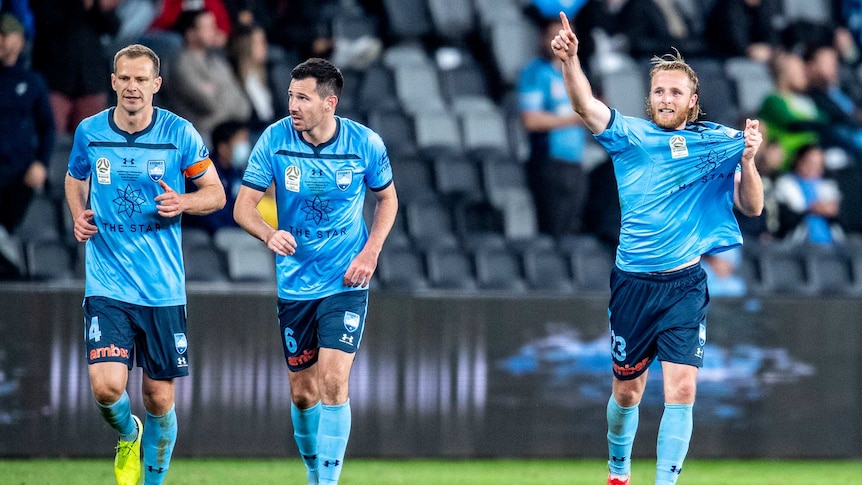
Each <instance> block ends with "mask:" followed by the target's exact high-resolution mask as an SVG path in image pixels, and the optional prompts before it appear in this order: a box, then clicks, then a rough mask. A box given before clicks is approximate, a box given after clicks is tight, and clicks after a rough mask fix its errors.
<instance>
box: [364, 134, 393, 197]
mask: <svg viewBox="0 0 862 485" xmlns="http://www.w3.org/2000/svg"><path fill="white" fill-rule="evenodd" d="M368 160H369V165H368V169H367V170H366V175H365V184H366V185H368V187H370V188H371V190H375V191H377V190H383V189H385V188H386V187H387V186H389V184H390V183H392V164H390V163H389V154H388V153H387V151H386V146H385V145H384V144H383V139H382V138H380V135H378V134H377V133H373V132H372V133H371V135H370V136H369V137H368Z"/></svg>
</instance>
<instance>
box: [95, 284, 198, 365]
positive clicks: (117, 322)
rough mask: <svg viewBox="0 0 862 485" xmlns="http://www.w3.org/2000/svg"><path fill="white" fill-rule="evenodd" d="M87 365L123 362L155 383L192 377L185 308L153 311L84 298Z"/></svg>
mask: <svg viewBox="0 0 862 485" xmlns="http://www.w3.org/2000/svg"><path fill="white" fill-rule="evenodd" d="M84 341H85V342H86V343H87V363H88V364H95V363H97V362H122V363H124V364H126V365H127V366H128V367H129V369H131V368H132V361H133V360H135V359H137V362H138V366H139V367H141V368H143V369H144V371H145V372H146V373H147V375H148V376H150V377H151V378H152V379H156V380H167V379H173V378H174V377H183V376H187V375H189V352H188V350H189V341H188V338H187V337H186V307H185V305H176V306H166V307H149V306H141V305H133V304H131V303H125V302H122V301H119V300H114V299H112V298H106V297H103V296H90V297H87V298H84Z"/></svg>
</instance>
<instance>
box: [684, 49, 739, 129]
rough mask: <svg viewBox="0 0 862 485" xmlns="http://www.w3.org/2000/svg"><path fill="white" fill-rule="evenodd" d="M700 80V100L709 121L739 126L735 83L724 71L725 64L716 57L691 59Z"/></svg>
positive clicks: (690, 62) (690, 63)
mask: <svg viewBox="0 0 862 485" xmlns="http://www.w3.org/2000/svg"><path fill="white" fill-rule="evenodd" d="M689 65H691V67H692V68H693V69H694V70H695V72H697V77H698V80H699V81H700V97H699V98H698V99H699V100H700V105H701V108H703V112H704V116H705V118H706V119H708V120H709V121H714V122H716V123H721V124H723V125H726V126H731V127H738V128H739V126H738V125H739V108H738V107H737V104H736V103H737V97H736V92H735V91H734V85H733V83H732V82H731V81H730V79H728V78H727V76H726V75H725V73H724V64H723V63H722V62H721V61H719V60H716V59H708V58H698V59H691V60H689Z"/></svg>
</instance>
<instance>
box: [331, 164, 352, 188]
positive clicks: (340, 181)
mask: <svg viewBox="0 0 862 485" xmlns="http://www.w3.org/2000/svg"><path fill="white" fill-rule="evenodd" d="M351 183H353V170H350V169H349V168H348V169H346V170H338V171H336V172H335V185H336V186H337V187H338V189H339V190H347V188H348V187H350V184H351Z"/></svg>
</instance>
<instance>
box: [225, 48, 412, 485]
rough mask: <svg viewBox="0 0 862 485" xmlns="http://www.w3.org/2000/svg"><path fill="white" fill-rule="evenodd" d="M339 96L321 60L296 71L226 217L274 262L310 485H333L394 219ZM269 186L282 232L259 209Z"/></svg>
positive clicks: (388, 185) (382, 176) (386, 179)
mask: <svg viewBox="0 0 862 485" xmlns="http://www.w3.org/2000/svg"><path fill="white" fill-rule="evenodd" d="M343 86H344V78H343V77H342V75H341V72H340V71H339V70H338V69H337V68H336V67H335V66H333V65H332V64H331V63H329V62H328V61H326V60H324V59H319V58H311V59H309V60H307V61H305V62H303V63H301V64H299V65H298V66H296V67H295V68H294V69H293V71H292V72H291V81H290V87H289V89H288V105H289V106H288V108H289V111H290V116H288V117H287V118H284V119H282V120H280V121H277V122H275V123H273V124H272V125H270V126H269V127H268V128H266V130H264V132H263V134H262V135H261V136H260V138H259V139H258V141H257V143H256V144H255V147H254V149H253V150H252V153H251V157H250V158H249V161H248V167H247V168H246V171H245V174H244V175H243V185H242V187H241V188H240V191H239V194H238V195H237V200H236V205H235V207H234V217H235V218H236V221H237V222H238V223H239V225H240V226H241V227H243V228H244V229H245V230H246V231H248V232H249V233H250V234H251V235H253V236H254V237H256V238H258V239H260V240H261V241H263V242H264V243H266V245H267V247H268V248H269V249H271V250H272V251H274V252H275V253H276V257H275V260H276V267H277V274H278V320H279V325H280V333H279V335H280V337H281V343H282V346H283V348H284V357H285V359H286V361H287V367H288V370H289V372H288V378H289V381H290V392H291V398H292V404H291V419H292V422H293V429H294V439H295V440H296V444H297V447H298V448H299V452H300V454H301V455H302V458H303V460H304V462H305V466H306V468H307V477H308V483H309V484H312V485H317V484H320V485H324V484H334V483H338V477H339V475H340V473H341V469H342V463H343V462H344V453H345V450H346V448H347V440H348V438H349V435H350V422H351V414H350V401H349V399H348V392H347V385H348V379H349V377H350V369H351V366H352V364H353V357H354V355H355V353H356V351H357V350H358V349H359V344H360V342H361V341H362V333H363V329H364V325H365V315H366V308H367V305H368V284H369V282H370V280H371V277H372V275H373V274H374V270H375V269H376V267H377V257H378V255H379V254H380V250H381V248H382V247H383V243H384V241H385V239H386V237H387V236H388V235H389V231H390V229H391V228H392V224H393V222H394V221H395V215H396V212H397V211H398V198H397V195H396V192H395V186H394V185H393V183H392V169H391V167H390V165H389V156H388V155H387V153H386V148H385V146H384V145H383V140H382V139H381V138H380V136H379V135H377V134H376V133H374V132H373V131H371V130H370V129H368V128H366V127H365V126H362V125H361V124H359V123H356V122H354V121H352V120H349V119H346V118H341V117H339V116H336V115H335V108H336V106H337V105H338V97H339V96H340V95H341V90H342V88H343ZM271 184H275V191H276V202H277V211H278V229H274V228H272V227H271V226H270V225H268V224H267V223H266V222H264V219H263V218H262V217H261V215H260V213H259V212H258V210H257V208H256V207H257V204H258V202H260V200H261V198H262V197H263V195H264V192H265V191H266V189H267V187H269V186H270V185H271ZM366 187H367V188H369V189H371V192H372V193H373V194H374V197H375V199H376V206H375V210H374V220H373V222H372V224H371V229H370V231H369V230H368V229H367V228H366V225H365V223H364V221H363V218H362V209H363V205H364V200H365V193H366Z"/></svg>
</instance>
